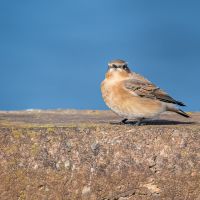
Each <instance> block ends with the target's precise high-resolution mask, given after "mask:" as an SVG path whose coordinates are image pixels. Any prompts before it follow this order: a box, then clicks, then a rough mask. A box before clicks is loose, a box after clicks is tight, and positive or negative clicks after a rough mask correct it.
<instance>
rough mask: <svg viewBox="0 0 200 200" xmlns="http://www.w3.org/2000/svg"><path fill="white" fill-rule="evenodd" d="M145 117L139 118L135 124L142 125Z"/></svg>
mask: <svg viewBox="0 0 200 200" xmlns="http://www.w3.org/2000/svg"><path fill="white" fill-rule="evenodd" d="M144 119H145V118H139V119H138V121H137V122H136V123H135V124H134V125H135V126H140V125H142V121H143V120H144Z"/></svg>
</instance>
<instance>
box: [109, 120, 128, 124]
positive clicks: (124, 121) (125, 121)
mask: <svg viewBox="0 0 200 200" xmlns="http://www.w3.org/2000/svg"><path fill="white" fill-rule="evenodd" d="M127 120H128V119H123V120H122V121H120V122H110V124H115V125H124V124H127Z"/></svg>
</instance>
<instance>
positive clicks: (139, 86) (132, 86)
mask: <svg viewBox="0 0 200 200" xmlns="http://www.w3.org/2000/svg"><path fill="white" fill-rule="evenodd" d="M124 84H125V88H126V89H128V90H130V91H132V92H134V93H136V94H137V95H138V96H141V97H146V98H150V99H158V100H160V101H163V102H166V103H173V104H177V105H180V106H185V105H184V103H182V102H180V101H176V100H175V99H173V98H172V97H170V96H169V95H168V94H167V93H165V92H164V91H162V90H161V89H160V88H158V87H156V86H155V85H154V84H152V83H151V82H143V81H140V80H134V79H130V80H127V81H125V83H124Z"/></svg>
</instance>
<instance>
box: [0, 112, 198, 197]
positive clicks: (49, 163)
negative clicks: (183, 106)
mask: <svg viewBox="0 0 200 200" xmlns="http://www.w3.org/2000/svg"><path fill="white" fill-rule="evenodd" d="M119 120H120V118H119V117H117V116H116V115H114V114H113V113H112V112H110V111H76V110H58V111H40V110H36V111H31V110H30V111H20V112H17V111H16V112H0V199H1V200H4V199H8V200H15V199H16V200H25V199H27V200H35V199H39V200H73V199H80V200H81V199H83V200H143V199H144V200H147V199H148V200H154V199H155V200H157V199H158V200H160V199H165V200H200V123H199V122H200V113H191V118H190V119H185V118H182V117H179V116H178V115H175V114H168V113H167V114H164V115H161V116H160V118H159V119H158V120H155V121H149V122H147V123H146V124H145V125H144V126H139V127H135V126H133V125H132V124H128V125H115V124H110V122H116V121H119Z"/></svg>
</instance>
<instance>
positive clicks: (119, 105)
mask: <svg viewBox="0 0 200 200" xmlns="http://www.w3.org/2000/svg"><path fill="white" fill-rule="evenodd" d="M101 92H102V97H103V99H104V101H105V103H106V105H107V106H108V107H109V108H110V109H111V110H112V111H114V112H115V113H116V114H118V115H119V116H121V117H123V120H122V121H121V122H120V123H122V124H125V123H127V120H129V119H133V118H134V119H137V122H136V124H135V125H140V124H141V122H142V121H143V120H144V119H149V118H154V117H156V116H158V115H159V114H161V113H163V112H165V111H172V112H175V113H178V114H179V115H182V116H184V117H189V115H188V114H187V113H185V112H184V111H182V110H181V109H179V108H177V107H176V105H178V106H185V105H184V103H182V102H180V101H176V100H175V99H173V98H172V97H170V96H169V95H168V94H167V93H166V92H164V91H163V90H161V89H160V88H159V87H157V86H156V85H154V84H153V83H151V82H150V81H149V80H147V79H146V78H144V77H143V76H141V75H139V74H137V73H135V72H132V71H131V70H130V69H129V67H128V64H127V62H125V61H123V60H119V59H118V60H112V61H110V62H109V63H108V71H107V73H106V77H105V79H104V80H103V82H102V83H101Z"/></svg>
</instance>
